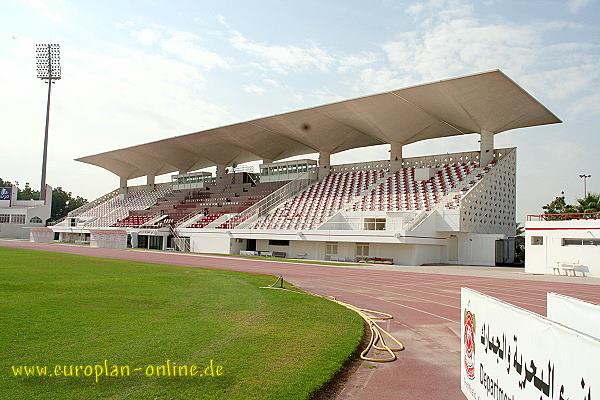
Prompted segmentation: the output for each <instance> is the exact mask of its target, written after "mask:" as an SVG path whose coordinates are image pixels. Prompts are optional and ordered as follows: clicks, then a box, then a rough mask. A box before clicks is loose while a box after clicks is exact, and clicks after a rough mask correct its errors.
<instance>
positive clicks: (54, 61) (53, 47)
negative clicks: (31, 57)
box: [35, 43, 61, 200]
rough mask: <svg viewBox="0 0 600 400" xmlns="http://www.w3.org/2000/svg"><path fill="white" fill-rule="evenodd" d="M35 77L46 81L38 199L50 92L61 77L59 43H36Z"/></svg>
mask: <svg viewBox="0 0 600 400" xmlns="http://www.w3.org/2000/svg"><path fill="white" fill-rule="evenodd" d="M35 47H36V49H35V53H36V69H37V77H38V79H41V80H43V81H47V82H48V101H47V103H46V129H45V131H44V155H43V158H42V183H41V185H40V200H46V162H47V159H48V126H49V125H50V92H51V91H52V84H53V83H54V82H53V81H56V80H59V79H60V78H61V74H60V45H59V44H50V43H48V44H36V45H35Z"/></svg>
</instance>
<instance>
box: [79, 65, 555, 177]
mask: <svg viewBox="0 0 600 400" xmlns="http://www.w3.org/2000/svg"><path fill="white" fill-rule="evenodd" d="M559 122H561V120H560V119H558V118H557V117H556V116H555V115H554V114H553V113H552V112H550V111H549V110H548V109H547V108H546V107H544V106H543V105H542V104H541V103H540V102H538V101H537V100H536V99H534V98H533V97H532V96H531V95H530V94H529V93H527V92H526V91H525V90H523V89H522V88H521V87H520V86H519V85H517V84H516V83H515V82H513V81H512V80H511V79H510V78H508V77H507V76H506V75H505V74H504V73H502V72H501V71H499V70H495V71H490V72H483V73H479V74H476V75H469V76H464V77H460V78H454V79H448V80H443V81H438V82H432V83H427V84H423V85H418V86H412V87H408V88H404V89H399V90H393V91H390V92H385V93H380V94H375V95H371V96H365V97H359V98H356V99H351V100H345V101H340V102H337V103H332V104H326V105H322V106H318V107H313V108H307V109H303V110H298V111H292V112H287V113H284V114H278V115H273V116H270V117H265V118H259V119H255V120H251V121H246V122H240V123H237V124H233V125H227V126H223V127H219V128H214V129H208V130H205V131H200V132H195V133H190V134H187V135H183V136H175V137H172V138H169V139H163V140H159V141H156V142H151V143H146V144H141V145H138V146H133V147H127V148H123V149H119V150H113V151H108V152H105V153H100V154H96V155H92V156H87V157H82V158H78V159H77V161H81V162H85V163H88V164H93V165H97V166H99V167H102V168H104V169H107V170H109V171H111V172H113V173H115V174H117V175H119V176H121V177H126V178H128V179H132V178H137V177H140V176H144V175H162V174H166V173H171V172H175V171H193V170H197V169H201V168H205V167H210V166H214V165H231V164H232V163H234V162H235V163H238V164H240V163H244V162H248V161H256V160H264V159H267V160H279V159H283V158H287V157H291V156H297V155H303V154H310V153H317V152H329V153H337V152H340V151H344V150H348V149H353V148H357V147H364V146H373V145H378V144H385V143H392V142H397V143H400V144H409V143H414V142H417V141H420V140H424V139H431V138H439V137H446V136H454V135H464V134H470V133H478V132H481V131H484V130H485V131H489V132H493V133H494V134H496V133H500V132H504V131H507V130H510V129H516V128H523V127H528V126H536V125H545V124H554V123H559Z"/></svg>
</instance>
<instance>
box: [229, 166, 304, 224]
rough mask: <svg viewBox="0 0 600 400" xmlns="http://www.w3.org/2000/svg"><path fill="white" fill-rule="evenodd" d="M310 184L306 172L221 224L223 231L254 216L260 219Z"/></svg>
mask: <svg viewBox="0 0 600 400" xmlns="http://www.w3.org/2000/svg"><path fill="white" fill-rule="evenodd" d="M311 182H312V180H311V179H310V176H309V174H308V172H304V173H302V174H301V175H300V176H298V177H297V178H296V179H294V180H293V181H290V182H288V183H286V184H285V185H283V186H282V187H280V188H279V189H277V190H276V191H274V192H273V193H271V194H270V195H268V196H266V197H263V198H262V199H261V200H259V201H257V202H256V203H254V204H253V205H251V206H250V207H248V208H246V209H245V210H244V211H242V212H240V213H238V214H237V215H235V216H233V217H231V218H230V219H229V220H227V221H226V222H225V223H223V225H222V226H223V227H224V228H225V229H233V228H235V227H237V226H238V225H240V224H242V223H244V222H246V221H248V220H250V219H251V218H253V217H255V216H256V217H261V216H263V215H265V214H267V213H268V212H269V211H271V210H272V209H273V208H275V207H277V206H278V205H280V204H281V203H282V202H283V201H285V200H287V199H289V198H291V197H292V196H294V195H296V194H297V193H299V192H300V191H302V190H304V189H305V188H306V187H308V186H309V184H310V183H311Z"/></svg>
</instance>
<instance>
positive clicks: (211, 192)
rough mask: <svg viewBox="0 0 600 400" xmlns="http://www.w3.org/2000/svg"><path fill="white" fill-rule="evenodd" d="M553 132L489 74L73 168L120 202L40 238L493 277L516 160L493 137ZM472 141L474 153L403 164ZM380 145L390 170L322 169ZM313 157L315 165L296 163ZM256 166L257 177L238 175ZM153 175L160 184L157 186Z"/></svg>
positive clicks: (549, 118)
mask: <svg viewBox="0 0 600 400" xmlns="http://www.w3.org/2000/svg"><path fill="white" fill-rule="evenodd" d="M559 122H561V121H560V120H559V119H558V118H557V117H556V116H555V115H554V114H552V113H551V112H550V111H549V110H548V109H546V108H545V107H544V106H543V105H542V104H540V103H539V102H538V101H537V100H535V99H534V98H533V97H532V96H530V95H529V94H528V93H527V92H525V91H524V90H523V89H522V88H521V87H519V86H518V85H517V84H516V83H515V82H513V81H512V80H511V79H509V78H508V77H507V76H506V75H505V74H503V73H502V72H501V71H497V70H496V71H491V72H484V73H480V74H476V75H470V76H465V77H460V78H455V79H449V80H444V81H438V82H433V83H429V84H424V85H418V86H413V87H409V88H404V89H400V90H395V91H390V92H386V93H380V94H376V95H371V96H366V97H361V98H357V99H351V100H347V101H342V102H338V103H333V104H327V105H323V106H318V107H314V108H309V109H303V110H298V111H293V112H288V113H284V114H279V115H274V116H270V117H266V118H259V119H256V120H252V121H247V122H242V123H238V124H233V125H228V126H224V127H220V128H216V129H211V130H207V131H202V132H196V133H192V134H188V135H184V136H177V137H173V138H169V139H165V140H161V141H157V142H152V143H146V144H142V145H139V146H133V147H128V148H124V149H119V150H114V151H109V152H105V153H101V154H97V155H92V156H87V157H83V158H80V159H78V161H81V162H85V163H89V164H93V165H97V166H99V167H102V168H104V169H106V170H108V171H110V172H112V173H114V174H115V175H117V176H118V177H119V180H120V185H119V188H117V189H115V190H114V191H112V192H110V193H107V194H106V195H104V196H102V197H100V198H99V199H96V200H95V201H93V202H91V203H89V204H87V205H85V206H83V207H81V208H79V209H77V210H75V211H73V212H71V213H70V214H69V216H68V217H67V218H65V220H63V221H60V222H59V223H58V224H56V225H53V226H52V227H50V229H51V230H52V231H53V232H55V233H58V234H59V237H60V240H62V241H81V242H88V241H93V244H94V245H97V246H110V247H119V246H121V247H124V246H125V244H124V243H123V241H124V240H128V242H127V245H129V246H131V247H145V248H153V249H169V248H173V249H178V250H183V251H193V252H206V253H227V254H235V253H240V252H242V253H247V254H272V255H275V256H282V257H290V258H307V259H317V260H337V261H366V262H384V263H394V264H406V265H420V264H425V263H459V264H481V265H493V264H495V263H496V262H497V261H498V260H500V261H507V260H510V258H511V254H510V251H509V252H508V253H506V249H507V248H509V247H510V246H509V247H506V246H503V243H505V241H507V240H508V239H509V238H510V237H513V236H514V234H515V187H516V180H515V174H516V157H517V151H516V149H515V148H503V149H495V148H494V136H495V135H496V134H499V133H502V132H505V131H508V130H511V129H516V128H523V127H530V126H537V125H544V124H553V123H559ZM473 133H476V134H479V135H480V149H479V150H478V151H466V152H461V153H453V154H440V155H427V156H422V157H410V158H407V157H403V154H402V148H403V146H405V145H407V144H411V143H415V142H419V141H422V140H426V139H433V138H443V137H449V136H456V135H466V134H473ZM381 144H388V145H389V146H390V157H389V159H386V160H380V161H374V162H373V161H371V162H359V163H355V164H344V165H332V164H331V155H332V154H335V153H338V152H341V151H345V150H349V149H354V148H361V147H366V146H373V145H381ZM314 153H318V154H319V158H318V162H317V161H314V160H309V159H302V158H301V156H303V155H307V154H314ZM290 158H296V159H294V160H291V161H290ZM297 158H300V159H297ZM256 161H260V162H262V164H260V171H259V172H256V171H249V170H246V169H245V168H240V167H237V166H238V165H240V164H243V163H248V162H256ZM208 167H216V174H214V175H213V174H212V173H209V172H206V171H204V170H203V169H206V168H208ZM234 167H235V168H234ZM163 174H172V181H171V182H169V183H161V184H155V177H156V176H159V175H163ZM143 176H145V177H146V185H142V186H137V187H128V185H127V182H128V180H129V179H133V178H138V177H143ZM98 232H101V235H102V237H103V238H104V239H103V240H101V241H98V240H91V239H93V237H94V235H96V236H97V235H98ZM111 232H114V237H115V240H114V241H111V239H110V237H111ZM124 232H126V233H127V235H124ZM124 238H127V239H124ZM33 240H35V238H33ZM114 242H118V243H120V244H119V245H117V246H115V245H114ZM111 243H112V244H111Z"/></svg>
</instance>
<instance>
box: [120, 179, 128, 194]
mask: <svg viewBox="0 0 600 400" xmlns="http://www.w3.org/2000/svg"><path fill="white" fill-rule="evenodd" d="M119 195H120V196H122V197H125V196H126V195H127V177H125V176H120V177H119Z"/></svg>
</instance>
